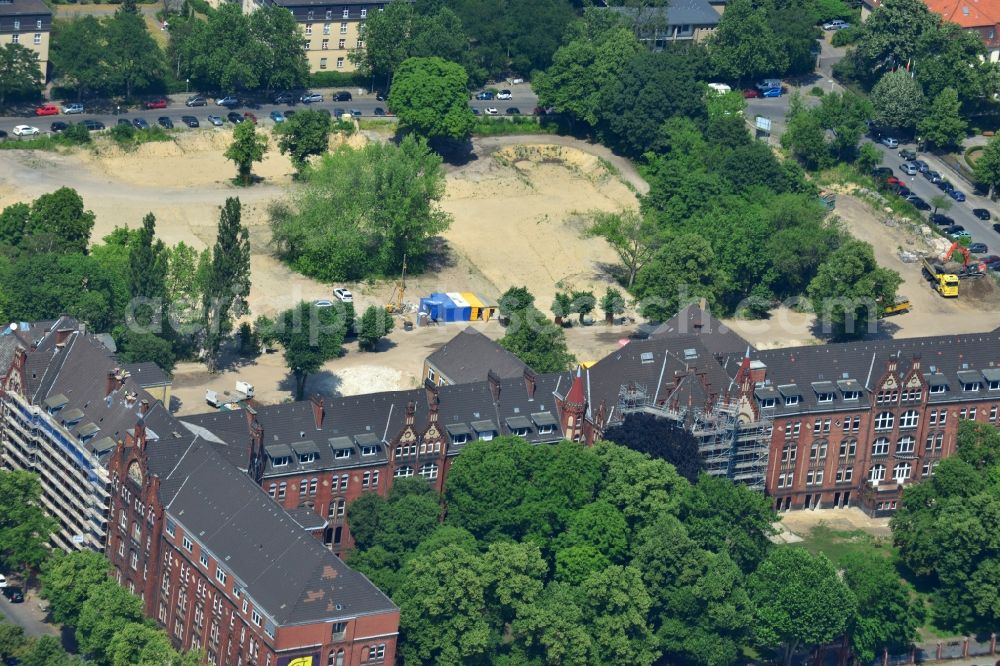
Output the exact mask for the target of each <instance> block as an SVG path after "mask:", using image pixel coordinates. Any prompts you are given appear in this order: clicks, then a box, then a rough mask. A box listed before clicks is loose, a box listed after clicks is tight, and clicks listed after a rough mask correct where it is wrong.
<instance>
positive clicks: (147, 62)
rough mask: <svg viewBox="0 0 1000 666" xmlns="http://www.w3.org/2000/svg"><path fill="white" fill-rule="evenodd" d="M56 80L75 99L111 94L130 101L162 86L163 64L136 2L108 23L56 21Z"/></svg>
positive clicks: (89, 19) (87, 19) (122, 8)
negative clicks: (137, 93) (137, 94)
mask: <svg viewBox="0 0 1000 666" xmlns="http://www.w3.org/2000/svg"><path fill="white" fill-rule="evenodd" d="M50 57H51V60H52V66H53V69H54V72H55V77H56V78H57V80H58V81H59V82H60V83H62V84H63V85H65V86H67V87H69V88H73V89H76V91H77V96H78V98H80V97H82V96H83V95H88V94H100V93H111V94H116V95H122V96H124V97H126V98H131V97H132V94H133V92H135V91H137V90H140V89H148V88H150V87H156V86H157V85H159V86H162V80H163V75H164V70H165V67H166V63H165V60H164V57H163V51H162V50H161V49H160V46H159V44H157V43H156V41H155V40H154V39H153V37H152V35H150V34H149V30H148V28H147V27H146V21H145V19H144V18H143V17H142V14H140V13H139V10H138V9H137V8H136V5H135V3H134V2H124V3H122V5H121V6H120V7H119V8H118V10H117V11H116V12H115V13H114V15H112V16H110V17H108V18H106V19H103V20H102V19H98V18H96V17H94V16H82V17H80V18H75V19H69V20H61V21H56V23H55V24H54V25H53V27H52V51H51V54H50Z"/></svg>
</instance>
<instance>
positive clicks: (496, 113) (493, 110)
mask: <svg viewBox="0 0 1000 666" xmlns="http://www.w3.org/2000/svg"><path fill="white" fill-rule="evenodd" d="M486 115H488V116H499V115H500V111H499V110H498V109H497V108H496V107H495V106H490V107H487V109H486Z"/></svg>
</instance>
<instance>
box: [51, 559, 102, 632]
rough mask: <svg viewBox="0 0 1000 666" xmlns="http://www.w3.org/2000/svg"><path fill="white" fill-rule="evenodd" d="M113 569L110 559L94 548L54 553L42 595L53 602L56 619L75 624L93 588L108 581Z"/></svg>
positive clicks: (52, 609) (54, 617)
mask: <svg viewBox="0 0 1000 666" xmlns="http://www.w3.org/2000/svg"><path fill="white" fill-rule="evenodd" d="M110 572H111V567H110V565H109V564H108V560H107V558H105V557H104V555H102V554H101V553H95V552H94V551H91V550H81V551H76V552H73V553H64V552H62V551H56V552H55V553H53V555H52V557H50V558H49V559H48V560H47V561H46V563H45V566H44V568H43V570H42V575H41V582H42V590H41V594H42V596H43V597H44V598H45V599H48V601H49V612H50V613H51V614H52V619H53V620H55V621H56V622H58V623H59V624H65V625H69V626H75V625H76V623H77V619H78V617H79V615H80V609H81V608H83V604H84V602H85V601H87V597H88V595H89V594H90V591H91V590H92V589H93V588H95V587H97V586H98V585H100V584H101V583H104V582H105V581H107V580H108V575H109V573H110Z"/></svg>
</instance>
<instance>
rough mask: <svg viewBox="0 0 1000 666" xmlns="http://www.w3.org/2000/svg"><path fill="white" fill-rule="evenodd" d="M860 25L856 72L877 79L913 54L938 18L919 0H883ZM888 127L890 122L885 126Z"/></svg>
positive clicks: (915, 53) (933, 27)
mask: <svg viewBox="0 0 1000 666" xmlns="http://www.w3.org/2000/svg"><path fill="white" fill-rule="evenodd" d="M868 19H869V20H867V21H865V22H864V23H863V24H862V28H861V37H860V39H859V40H858V43H857V47H856V50H855V53H856V55H857V57H858V58H859V60H860V67H859V68H858V70H859V71H862V72H866V73H867V76H874V77H875V78H878V77H879V76H881V75H882V74H884V73H885V72H889V71H892V70H893V69H894V68H896V67H899V66H905V65H906V63H907V62H908V61H909V60H911V59H912V58H914V57H915V56H916V55H917V52H918V51H917V48H918V44H919V43H920V39H921V37H922V36H923V35H924V34H926V33H928V32H930V31H933V30H934V29H935V28H936V27H937V26H938V24H939V23H940V21H941V18H940V16H939V15H938V14H935V13H934V12H931V11H930V10H928V8H927V5H926V4H924V3H923V2H921V0H887V1H886V2H883V3H880V4H879V6H878V7H877V8H876V10H875V11H873V12H872V13H871V16H869V17H868ZM886 126H887V127H891V125H886Z"/></svg>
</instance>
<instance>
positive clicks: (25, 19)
mask: <svg viewBox="0 0 1000 666" xmlns="http://www.w3.org/2000/svg"><path fill="white" fill-rule="evenodd" d="M51 30H52V10H50V9H49V8H48V7H47V6H46V5H45V3H44V2H42V0H0V46H4V45H6V44H20V45H21V46H23V47H25V48H28V49H31V50H32V51H34V52H35V53H37V54H38V65H39V67H40V69H41V71H42V78H43V80H47V79H48V69H49V36H50V34H51Z"/></svg>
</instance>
